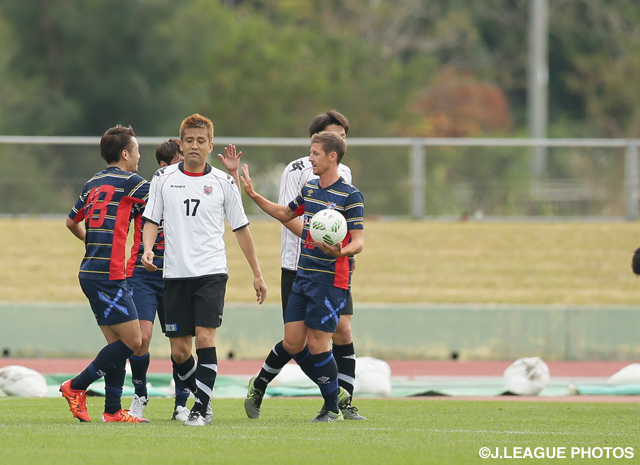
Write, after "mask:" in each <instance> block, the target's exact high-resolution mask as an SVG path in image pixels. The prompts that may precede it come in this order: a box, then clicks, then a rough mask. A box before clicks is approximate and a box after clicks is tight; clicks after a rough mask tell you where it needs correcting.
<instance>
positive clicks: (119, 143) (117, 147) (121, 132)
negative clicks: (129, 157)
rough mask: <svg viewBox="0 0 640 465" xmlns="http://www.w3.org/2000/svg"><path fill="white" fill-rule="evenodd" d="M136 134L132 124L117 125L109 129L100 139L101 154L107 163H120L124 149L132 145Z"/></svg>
mask: <svg viewBox="0 0 640 465" xmlns="http://www.w3.org/2000/svg"><path fill="white" fill-rule="evenodd" d="M135 136H136V133H135V132H133V128H132V127H131V126H129V127H124V126H121V125H119V124H118V125H116V126H115V127H112V128H109V129H107V131H106V132H105V133H104V134H103V135H102V138H101V139H100V156H101V157H102V158H104V160H105V161H106V162H107V164H109V165H111V164H112V163H118V162H119V161H120V155H121V154H122V151H123V150H125V149H127V148H129V147H130V146H131V140H132V139H133V138H134V137H135Z"/></svg>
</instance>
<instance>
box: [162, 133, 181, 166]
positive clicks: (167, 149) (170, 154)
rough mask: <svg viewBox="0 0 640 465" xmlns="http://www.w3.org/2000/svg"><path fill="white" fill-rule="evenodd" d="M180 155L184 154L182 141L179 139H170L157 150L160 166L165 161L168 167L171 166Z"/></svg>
mask: <svg viewBox="0 0 640 465" xmlns="http://www.w3.org/2000/svg"><path fill="white" fill-rule="evenodd" d="M178 154H182V148H181V147H180V141H179V140H178V139H168V140H165V141H164V142H163V143H162V144H160V145H159V146H158V148H157V149H156V160H158V164H160V162H161V161H163V162H165V163H166V164H167V165H170V164H171V162H172V161H173V159H174V158H176V155H178Z"/></svg>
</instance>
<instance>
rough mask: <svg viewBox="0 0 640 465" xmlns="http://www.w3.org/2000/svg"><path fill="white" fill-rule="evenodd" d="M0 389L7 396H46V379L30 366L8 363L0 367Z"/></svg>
mask: <svg viewBox="0 0 640 465" xmlns="http://www.w3.org/2000/svg"><path fill="white" fill-rule="evenodd" d="M0 391H3V392H4V393H6V394H7V395H8V396H16V397H46V396H47V380H46V379H45V378H44V376H42V375H41V374H40V373H38V372H37V371H35V370H32V369H31V368H27V367H22V366H18V365H9V366H6V367H3V368H0Z"/></svg>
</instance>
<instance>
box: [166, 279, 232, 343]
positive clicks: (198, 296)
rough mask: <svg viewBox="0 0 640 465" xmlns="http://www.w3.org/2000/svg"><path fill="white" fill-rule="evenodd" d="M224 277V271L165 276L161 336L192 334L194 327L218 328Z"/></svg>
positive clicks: (224, 287)
mask: <svg viewBox="0 0 640 465" xmlns="http://www.w3.org/2000/svg"><path fill="white" fill-rule="evenodd" d="M228 279H229V277H228V276H227V275H226V274H216V275H211V276H202V277H198V278H188V279H165V280H164V282H163V294H162V296H163V299H164V308H165V315H164V316H165V320H166V321H165V325H164V328H165V331H164V334H165V336H167V337H182V336H195V335H196V326H202V327H204V328H218V327H220V325H222V310H223V308H224V295H225V292H226V289H227V280H228Z"/></svg>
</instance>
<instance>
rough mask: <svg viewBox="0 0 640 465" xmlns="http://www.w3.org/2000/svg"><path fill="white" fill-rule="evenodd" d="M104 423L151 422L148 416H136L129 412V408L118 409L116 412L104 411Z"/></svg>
mask: <svg viewBox="0 0 640 465" xmlns="http://www.w3.org/2000/svg"><path fill="white" fill-rule="evenodd" d="M102 422H103V423H150V422H149V420H147V419H146V418H136V417H134V416H132V415H131V414H129V410H122V409H120V410H118V411H117V412H116V413H106V412H105V413H103V414H102Z"/></svg>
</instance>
